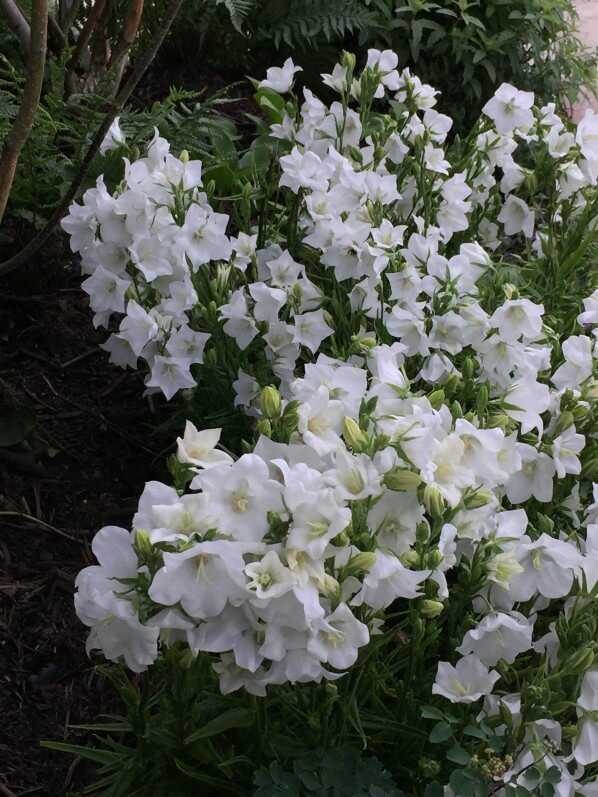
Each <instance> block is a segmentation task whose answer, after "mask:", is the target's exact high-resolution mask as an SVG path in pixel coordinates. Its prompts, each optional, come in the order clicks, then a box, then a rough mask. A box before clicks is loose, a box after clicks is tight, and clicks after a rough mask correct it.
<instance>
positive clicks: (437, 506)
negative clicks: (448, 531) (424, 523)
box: [423, 484, 444, 520]
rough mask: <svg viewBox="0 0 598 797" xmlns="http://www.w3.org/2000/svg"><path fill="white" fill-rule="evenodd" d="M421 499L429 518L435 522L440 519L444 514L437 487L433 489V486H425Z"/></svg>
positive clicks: (440, 494) (441, 498)
mask: <svg viewBox="0 0 598 797" xmlns="http://www.w3.org/2000/svg"><path fill="white" fill-rule="evenodd" d="M423 499H424V506H425V507H426V509H427V511H428V514H429V515H430V517H433V518H434V519H435V520H436V519H438V518H440V517H442V514H443V512H444V498H443V497H442V493H441V492H440V490H439V489H438V487H435V486H434V485H433V484H428V485H426V488H425V490H424V496H423Z"/></svg>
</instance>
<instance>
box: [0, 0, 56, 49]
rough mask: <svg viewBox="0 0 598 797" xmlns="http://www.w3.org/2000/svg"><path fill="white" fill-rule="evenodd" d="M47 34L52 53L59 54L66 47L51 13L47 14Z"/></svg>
mask: <svg viewBox="0 0 598 797" xmlns="http://www.w3.org/2000/svg"><path fill="white" fill-rule="evenodd" d="M0 2H1V0H0ZM48 34H49V36H50V41H51V43H52V45H53V50H54V52H56V53H60V51H61V50H62V49H63V48H64V47H66V36H65V35H64V32H63V30H62V28H61V27H60V25H59V24H58V21H57V20H56V18H55V16H54V14H53V13H52V12H51V11H50V12H48Z"/></svg>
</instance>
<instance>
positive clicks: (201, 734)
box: [185, 708, 255, 744]
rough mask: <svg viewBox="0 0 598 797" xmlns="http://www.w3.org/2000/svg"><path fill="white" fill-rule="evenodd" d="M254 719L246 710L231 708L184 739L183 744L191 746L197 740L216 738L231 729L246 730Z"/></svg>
mask: <svg viewBox="0 0 598 797" xmlns="http://www.w3.org/2000/svg"><path fill="white" fill-rule="evenodd" d="M254 722H255V717H254V716H253V714H252V712H251V711H249V709H247V708H231V709H230V711H225V712H224V714H221V715H220V716H219V717H216V718H215V719H213V720H211V721H210V722H207V723H206V724H205V725H204V726H203V727H202V728H200V729H199V730H197V731H195V733H192V734H191V736H188V737H187V738H186V739H185V744H191V742H196V741H197V740H198V739H207V738H208V737H209V736H216V735H217V734H219V733H224V731H228V730H230V729H231V728H247V727H248V726H249V725H253V723H254Z"/></svg>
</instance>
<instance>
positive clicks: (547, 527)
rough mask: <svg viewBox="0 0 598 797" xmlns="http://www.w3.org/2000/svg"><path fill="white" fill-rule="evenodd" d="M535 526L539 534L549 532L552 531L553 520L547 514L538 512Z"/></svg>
mask: <svg viewBox="0 0 598 797" xmlns="http://www.w3.org/2000/svg"><path fill="white" fill-rule="evenodd" d="M536 526H537V529H538V531H539V532H540V534H550V535H552V532H553V531H554V520H551V519H550V518H549V517H548V515H543V514H542V513H540V512H538V514H537V516H536Z"/></svg>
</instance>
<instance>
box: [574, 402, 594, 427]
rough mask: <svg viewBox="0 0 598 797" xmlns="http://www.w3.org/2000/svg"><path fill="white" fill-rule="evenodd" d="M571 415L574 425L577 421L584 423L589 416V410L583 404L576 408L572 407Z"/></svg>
mask: <svg viewBox="0 0 598 797" xmlns="http://www.w3.org/2000/svg"><path fill="white" fill-rule="evenodd" d="M571 414H572V415H573V420H574V421H575V422H576V423H578V422H579V421H585V419H586V418H587V417H588V415H589V414H590V408H589V407H588V406H586V405H585V404H578V405H577V407H573V409H572V410H571Z"/></svg>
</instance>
